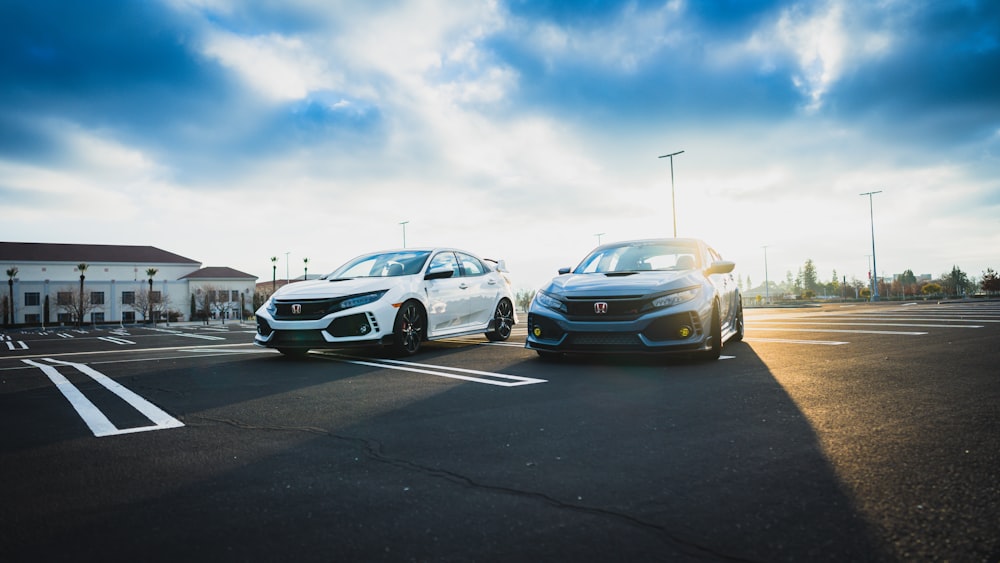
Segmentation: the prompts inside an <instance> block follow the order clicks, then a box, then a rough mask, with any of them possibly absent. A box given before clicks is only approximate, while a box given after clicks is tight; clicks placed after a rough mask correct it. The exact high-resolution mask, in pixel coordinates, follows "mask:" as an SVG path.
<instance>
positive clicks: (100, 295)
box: [90, 291, 104, 305]
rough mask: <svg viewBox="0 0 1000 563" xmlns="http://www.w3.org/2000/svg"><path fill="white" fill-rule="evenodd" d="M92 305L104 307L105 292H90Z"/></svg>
mask: <svg viewBox="0 0 1000 563" xmlns="http://www.w3.org/2000/svg"><path fill="white" fill-rule="evenodd" d="M90 304H91V305H104V292H103V291H91V292H90Z"/></svg>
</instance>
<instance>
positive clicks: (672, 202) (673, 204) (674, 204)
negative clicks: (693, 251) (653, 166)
mask: <svg viewBox="0 0 1000 563" xmlns="http://www.w3.org/2000/svg"><path fill="white" fill-rule="evenodd" d="M682 152H684V151H677V152H672V153H670V154H665V155H662V156H658V157H657V158H669V159H670V209H671V211H673V214H674V238H677V201H676V199H675V198H674V157H675V156H677V155H679V154H681V153H682Z"/></svg>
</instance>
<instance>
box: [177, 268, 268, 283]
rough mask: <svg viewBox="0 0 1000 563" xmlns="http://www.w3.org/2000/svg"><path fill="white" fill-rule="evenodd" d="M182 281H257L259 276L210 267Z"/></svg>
mask: <svg viewBox="0 0 1000 563" xmlns="http://www.w3.org/2000/svg"><path fill="white" fill-rule="evenodd" d="M181 279H182V280H232V279H247V280H255V279H257V276H254V275H251V274H248V273H246V272H241V271H239V270H234V269H233V268H227V267H225V266H210V267H207V268H202V269H200V270H197V271H195V272H191V273H190V274H188V275H186V276H183V277H181Z"/></svg>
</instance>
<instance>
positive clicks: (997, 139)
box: [0, 0, 1000, 290]
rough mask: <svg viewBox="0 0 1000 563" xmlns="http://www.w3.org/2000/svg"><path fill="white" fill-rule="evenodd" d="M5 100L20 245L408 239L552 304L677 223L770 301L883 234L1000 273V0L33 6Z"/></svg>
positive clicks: (7, 36)
mask: <svg viewBox="0 0 1000 563" xmlns="http://www.w3.org/2000/svg"><path fill="white" fill-rule="evenodd" d="M0 85H2V87H0V240H5V241H12V242H52V243H87V244H123V245H151V246H156V247H158V248H161V249H163V250H167V251H170V252H174V253H177V254H180V255H182V256H185V257H187V258H191V259H194V260H197V261H199V262H202V263H203V264H204V265H205V266H228V267H231V268H235V269H237V270H240V271H243V272H246V273H249V274H253V275H255V276H258V277H259V278H260V280H259V281H267V280H270V279H271V277H272V275H273V274H274V273H275V272H274V271H273V270H272V260H271V258H272V257H277V258H278V261H277V263H276V265H277V274H276V275H277V277H278V278H279V279H281V278H284V277H285V275H286V272H287V273H288V275H289V276H291V277H293V278H294V277H296V276H301V275H302V274H303V272H304V270H305V268H308V270H309V273H310V274H314V273H323V272H328V271H331V270H333V269H334V268H335V267H337V266H338V265H340V264H341V263H343V262H346V261H347V260H349V259H351V258H352V257H354V256H356V255H359V254H362V253H366V252H370V251H376V250H382V249H389V248H399V247H402V246H403V245H404V237H405V245H406V246H407V247H418V246H421V247H423V246H438V245H443V246H454V247H459V248H463V249H466V250H469V251H472V252H473V253H476V254H479V255H480V256H484V257H487V258H494V259H504V260H506V263H507V266H508V268H509V270H510V271H511V276H512V278H513V280H514V285H515V286H516V288H518V289H526V290H531V289H536V288H538V287H540V286H541V285H542V284H543V283H545V282H546V281H547V280H548V279H549V278H551V277H552V276H554V275H555V274H556V271H557V269H558V268H560V267H564V266H573V265H575V264H577V263H578V262H579V261H580V260H581V259H582V258H583V257H584V255H585V254H586V253H587V252H588V251H590V250H591V249H592V248H593V247H595V246H596V245H597V244H598V242H603V243H607V242H614V241H619V240H629V239H639V238H657V237H670V236H673V231H674V228H675V225H674V221H673V214H674V212H676V231H677V235H678V236H680V237H695V238H701V239H704V240H705V241H707V242H708V243H709V244H710V245H711V246H713V247H714V248H715V249H716V250H718V251H719V252H720V253H721V254H722V256H723V257H724V258H726V259H728V260H733V261H735V262H736V264H737V268H736V274H737V275H738V276H740V278H741V279H747V280H749V281H750V282H751V283H752V284H753V285H759V284H760V283H761V282H763V281H764V278H765V276H767V277H768V279H770V280H772V281H774V280H784V279H785V277H786V275H787V274H788V273H789V272H791V273H792V275H795V274H796V273H797V272H798V271H799V270H800V269H801V268H802V267H803V265H804V264H805V262H806V260H812V261H813V263H814V265H815V266H816V270H817V274H818V277H819V278H820V280H821V281H829V280H830V279H831V278H832V277H833V273H834V272H836V274H837V277H838V278H839V279H843V278H845V277H846V278H847V279H848V281H850V280H851V278H857V279H859V280H866V279H867V275H868V270H869V260H870V255H871V254H872V242H873V241H872V232H873V230H874V243H875V258H876V263H877V269H878V273H879V275H883V274H884V275H889V276H891V275H892V274H896V273H900V272H903V271H904V270H907V269H909V270H912V271H913V272H914V273H915V274H918V275H920V274H931V275H932V276H935V277H936V276H940V275H941V274H943V273H945V272H949V271H951V269H952V267H953V266H958V267H959V268H960V269H962V270H963V271H964V272H966V273H967V274H969V275H970V276H972V277H976V278H978V277H980V276H981V275H982V273H983V271H985V270H986V269H987V268H993V269H994V270H998V269H1000V3H998V2H995V1H981V2H979V1H974V0H967V1H960V0H949V1H944V2H940V1H926V2H921V1H913V0H882V1H870V0H857V1H854V0H829V1H822V0H820V1H813V2H794V1H775V2H771V1H750V0H747V1H736V0H718V1H712V2H707V1H706V2H695V1H687V0H669V1H665V2H664V1H655V2H650V1H643V0H636V1H631V2H607V1H600V0H579V1H566V2H560V1H554V0H552V1H527V0H507V1H482V2H476V1H461V2H459V1H433V0H413V1H411V0H399V1H392V0H386V1H374V2H353V1H337V0H261V1H257V2H242V1H237V0H161V1H157V0H144V1H138V2H137V1H132V0H122V1H103V0H100V1H96V2H77V1H74V0H65V1H45V0H43V1H38V0H5V1H4V2H0ZM679 151H684V152H683V153H681V154H678V155H677V156H675V157H673V158H672V159H669V158H659V157H660V156H661V155H665V154H669V153H675V152H679ZM671 160H672V166H671ZM671 174H672V176H671ZM867 192H881V193H877V194H874V195H873V196H870V197H869V196H863V195H860V194H863V193H867ZM672 193H673V197H672V195H671V194H672ZM672 201H673V203H672ZM872 218H873V219H874V223H872ZM306 259H308V263H306V262H305V260H306ZM765 262H766V268H765Z"/></svg>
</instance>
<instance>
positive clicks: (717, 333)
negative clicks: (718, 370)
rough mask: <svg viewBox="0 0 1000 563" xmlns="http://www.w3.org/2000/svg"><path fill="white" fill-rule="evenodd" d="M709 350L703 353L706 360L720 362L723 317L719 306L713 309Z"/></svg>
mask: <svg viewBox="0 0 1000 563" xmlns="http://www.w3.org/2000/svg"><path fill="white" fill-rule="evenodd" d="M708 345H709V349H708V350H706V351H705V352H703V356H702V357H703V358H704V359H706V360H718V359H719V356H721V355H722V316H721V315H720V314H719V306H718V305H715V306H713V307H712V328H711V332H710V333H709V336H708Z"/></svg>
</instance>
